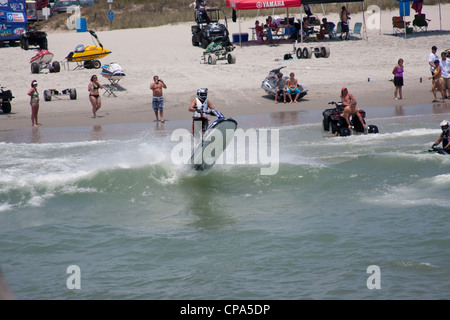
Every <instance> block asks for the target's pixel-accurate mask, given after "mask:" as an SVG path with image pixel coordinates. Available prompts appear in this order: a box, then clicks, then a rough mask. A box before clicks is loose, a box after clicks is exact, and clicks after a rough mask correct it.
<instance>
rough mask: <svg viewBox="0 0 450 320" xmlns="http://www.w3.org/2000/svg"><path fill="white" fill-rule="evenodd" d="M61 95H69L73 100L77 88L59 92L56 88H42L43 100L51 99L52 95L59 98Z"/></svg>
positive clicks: (75, 96)
mask: <svg viewBox="0 0 450 320" xmlns="http://www.w3.org/2000/svg"><path fill="white" fill-rule="evenodd" d="M62 95H69V96H70V100H75V99H76V98H77V90H76V89H75V88H72V89H64V90H62V91H61V92H59V91H58V90H55V89H47V90H44V100H45V101H51V100H52V97H55V98H57V99H60V98H59V96H62Z"/></svg>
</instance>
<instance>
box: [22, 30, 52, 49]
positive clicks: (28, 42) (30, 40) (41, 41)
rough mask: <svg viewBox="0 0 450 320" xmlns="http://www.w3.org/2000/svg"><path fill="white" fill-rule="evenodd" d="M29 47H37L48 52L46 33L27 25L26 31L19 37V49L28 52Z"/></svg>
mask: <svg viewBox="0 0 450 320" xmlns="http://www.w3.org/2000/svg"><path fill="white" fill-rule="evenodd" d="M30 46H38V47H39V48H41V49H45V50H48V42H47V33H45V32H44V31H39V30H37V29H36V27H35V26H32V25H29V26H28V29H27V30H26V31H25V32H24V33H22V35H21V36H20V47H21V48H22V49H23V50H28V49H29V48H30Z"/></svg>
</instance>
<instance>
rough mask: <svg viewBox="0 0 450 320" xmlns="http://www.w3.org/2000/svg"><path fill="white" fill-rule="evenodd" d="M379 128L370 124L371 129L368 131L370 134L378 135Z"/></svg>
mask: <svg viewBox="0 0 450 320" xmlns="http://www.w3.org/2000/svg"><path fill="white" fill-rule="evenodd" d="M378 132H379V131H378V127H377V126H374V125H372V124H369V129H368V133H378Z"/></svg>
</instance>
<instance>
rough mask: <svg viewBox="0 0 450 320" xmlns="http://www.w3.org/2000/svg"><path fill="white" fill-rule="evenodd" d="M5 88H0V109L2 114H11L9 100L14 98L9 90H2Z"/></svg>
mask: <svg viewBox="0 0 450 320" xmlns="http://www.w3.org/2000/svg"><path fill="white" fill-rule="evenodd" d="M3 89H5V87H0V109H2V111H3V113H10V112H11V100H12V99H13V98H14V97H13V95H12V92H11V90H3Z"/></svg>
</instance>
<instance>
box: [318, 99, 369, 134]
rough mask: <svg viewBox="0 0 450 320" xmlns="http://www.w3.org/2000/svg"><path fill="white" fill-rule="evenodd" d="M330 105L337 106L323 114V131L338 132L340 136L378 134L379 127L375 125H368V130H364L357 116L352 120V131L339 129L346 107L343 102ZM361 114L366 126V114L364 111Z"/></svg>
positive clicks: (360, 111)
mask: <svg viewBox="0 0 450 320" xmlns="http://www.w3.org/2000/svg"><path fill="white" fill-rule="evenodd" d="M328 104H332V105H335V108H331V109H325V111H323V112H322V115H323V120H322V124H323V130H325V131H330V130H331V133H333V134H334V133H335V132H336V131H338V132H339V135H341V136H349V135H351V134H352V131H353V133H354V134H355V133H378V127H377V126H375V125H366V130H364V126H363V124H362V123H361V122H360V121H359V118H358V116H357V115H353V116H351V118H350V123H351V125H352V131H350V130H349V129H348V127H345V128H339V126H338V123H339V117H340V114H341V113H342V111H343V110H344V106H343V104H342V102H334V101H331V102H329V103H328ZM359 114H360V115H361V117H362V118H363V121H364V124H366V120H365V118H366V112H365V111H364V110H361V109H359Z"/></svg>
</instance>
